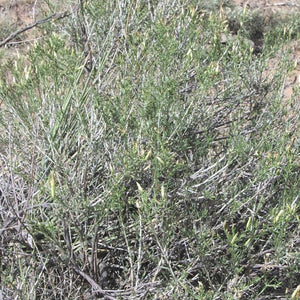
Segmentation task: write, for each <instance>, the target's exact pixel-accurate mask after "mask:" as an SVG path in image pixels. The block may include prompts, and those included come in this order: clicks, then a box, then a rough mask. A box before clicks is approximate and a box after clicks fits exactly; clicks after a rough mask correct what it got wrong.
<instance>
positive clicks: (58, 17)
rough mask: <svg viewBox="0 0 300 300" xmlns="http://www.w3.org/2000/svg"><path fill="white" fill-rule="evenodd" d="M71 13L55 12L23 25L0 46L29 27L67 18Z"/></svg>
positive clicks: (1, 43)
mask: <svg viewBox="0 0 300 300" xmlns="http://www.w3.org/2000/svg"><path fill="white" fill-rule="evenodd" d="M69 15H70V12H68V11H65V12H63V13H55V14H53V15H51V16H49V17H47V18H45V19H42V20H39V21H37V22H34V23H32V24H30V25H28V26H26V27H23V28H21V29H19V30H17V31H15V32H13V33H12V34H11V35H10V36H9V37H7V38H6V39H5V40H3V41H2V42H0V48H1V47H3V46H5V45H6V44H7V43H8V42H10V41H11V40H13V39H14V38H15V37H17V36H18V35H20V34H21V33H23V32H25V31H27V30H29V29H32V28H34V27H36V26H38V25H40V24H43V23H46V22H49V21H51V20H59V19H62V18H65V17H67V16H69Z"/></svg>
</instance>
